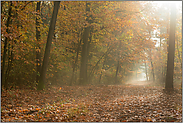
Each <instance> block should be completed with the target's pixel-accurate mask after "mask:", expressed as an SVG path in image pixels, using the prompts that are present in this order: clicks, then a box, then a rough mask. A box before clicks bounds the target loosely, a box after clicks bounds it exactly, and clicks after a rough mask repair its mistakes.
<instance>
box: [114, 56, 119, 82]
mask: <svg viewBox="0 0 183 123" xmlns="http://www.w3.org/2000/svg"><path fill="white" fill-rule="evenodd" d="M118 71H119V59H118V62H117V67H116V75H115V84H117V83H118Z"/></svg>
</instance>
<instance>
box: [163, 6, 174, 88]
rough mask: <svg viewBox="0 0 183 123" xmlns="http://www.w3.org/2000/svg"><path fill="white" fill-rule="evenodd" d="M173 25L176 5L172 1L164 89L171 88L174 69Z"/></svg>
mask: <svg viewBox="0 0 183 123" xmlns="http://www.w3.org/2000/svg"><path fill="white" fill-rule="evenodd" d="M175 27H176V6H175V3H172V6H171V17H170V34H169V43H168V44H169V45H168V61H167V74H166V82H165V89H166V90H172V89H173V71H174V55H175Z"/></svg>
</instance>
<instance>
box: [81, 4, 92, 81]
mask: <svg viewBox="0 0 183 123" xmlns="http://www.w3.org/2000/svg"><path fill="white" fill-rule="evenodd" d="M89 5H90V3H89V2H86V12H89V11H90V7H89ZM86 20H87V21H88V23H91V20H89V16H88V17H87V19H86ZM90 28H91V26H90V25H89V26H86V27H85V29H84V33H83V45H82V52H81V67H80V82H79V83H80V84H86V83H87V62H88V46H89V42H88V39H89V34H90Z"/></svg>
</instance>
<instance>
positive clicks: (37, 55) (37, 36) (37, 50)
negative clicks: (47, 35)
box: [36, 1, 41, 83]
mask: <svg viewBox="0 0 183 123" xmlns="http://www.w3.org/2000/svg"><path fill="white" fill-rule="evenodd" d="M40 5H41V1H39V2H37V8H36V12H37V17H36V39H37V47H36V68H37V71H36V73H37V74H36V83H38V82H39V77H40V71H41V54H40V51H41V48H40V44H39V43H40V16H39V15H40Z"/></svg>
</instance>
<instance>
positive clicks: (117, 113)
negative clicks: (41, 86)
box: [1, 85, 182, 122]
mask: <svg viewBox="0 0 183 123" xmlns="http://www.w3.org/2000/svg"><path fill="white" fill-rule="evenodd" d="M1 99H2V100H1V120H2V121H3V122H33V121H34V122H35V121H36V122H38V121H45V122H181V121H182V109H181V103H182V102H181V93H179V92H174V93H173V94H166V93H164V92H163V91H162V88H156V87H143V86H128V87H126V86H125V85H123V86H122V85H121V86H117V85H116V86H100V87H98V86H90V87H87V86H63V87H52V88H49V89H47V90H45V91H41V92H38V91H36V90H19V89H17V90H2V95H1Z"/></svg>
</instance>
